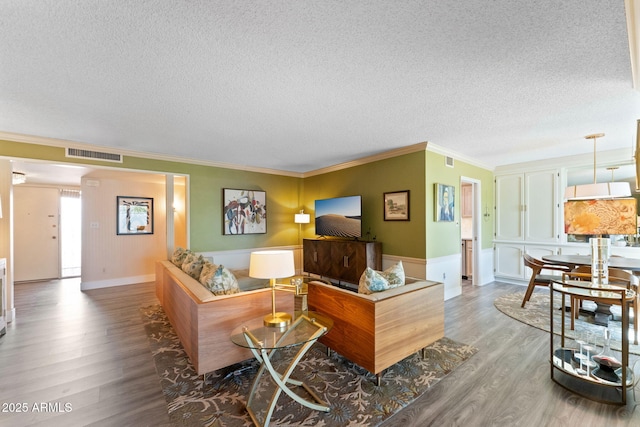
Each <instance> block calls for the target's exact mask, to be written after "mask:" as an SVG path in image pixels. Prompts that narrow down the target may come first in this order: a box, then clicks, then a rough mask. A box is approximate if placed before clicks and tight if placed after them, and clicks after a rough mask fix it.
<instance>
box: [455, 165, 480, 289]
mask: <svg viewBox="0 0 640 427" xmlns="http://www.w3.org/2000/svg"><path fill="white" fill-rule="evenodd" d="M479 215H480V181H478V180H476V179H473V178H465V177H462V178H461V179H460V240H461V242H460V255H461V256H460V258H461V266H460V267H461V286H462V290H463V291H464V289H465V287H468V286H473V285H474V284H476V283H477V277H478V263H477V259H478V253H479V252H480V249H481V248H480V246H479V243H478V236H479V235H480V234H481V231H480V223H479V221H478V217H479Z"/></svg>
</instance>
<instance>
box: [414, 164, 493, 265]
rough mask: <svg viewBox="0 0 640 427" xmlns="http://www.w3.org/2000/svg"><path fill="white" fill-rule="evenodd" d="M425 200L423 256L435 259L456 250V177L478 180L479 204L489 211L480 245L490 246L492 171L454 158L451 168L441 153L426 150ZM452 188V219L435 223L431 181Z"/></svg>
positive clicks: (455, 252) (458, 201) (457, 212)
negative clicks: (425, 241) (424, 247)
mask: <svg viewBox="0 0 640 427" xmlns="http://www.w3.org/2000/svg"><path fill="white" fill-rule="evenodd" d="M426 157H427V158H426V193H427V194H426V200H427V217H426V219H427V222H426V228H427V258H437V257H441V256H446V255H453V254H457V253H460V248H461V246H460V179H461V177H466V178H473V179H475V180H478V181H480V186H481V191H482V195H481V206H482V210H483V212H484V210H485V208H487V209H488V210H489V213H490V217H489V218H488V219H486V220H485V218H484V217H483V219H482V235H481V239H480V240H481V247H482V248H483V249H485V248H490V247H491V245H492V243H493V212H494V210H493V172H491V171H490V170H487V169H482V168H480V167H477V166H473V165H470V164H468V163H465V162H462V161H460V160H455V162H454V167H453V168H451V167H448V166H446V165H445V156H443V155H441V154H438V153H434V152H430V151H427V156H426ZM436 183H440V184H446V185H453V186H454V187H455V203H454V204H455V221H453V222H436V220H435V218H436V217H435V205H436V200H435V191H436V190H435V184H436Z"/></svg>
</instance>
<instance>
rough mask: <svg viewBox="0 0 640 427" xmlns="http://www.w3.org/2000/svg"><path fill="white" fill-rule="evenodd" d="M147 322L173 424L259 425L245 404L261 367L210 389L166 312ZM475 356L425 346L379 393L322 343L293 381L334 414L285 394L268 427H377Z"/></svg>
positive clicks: (249, 365) (442, 343)
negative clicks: (317, 409)
mask: <svg viewBox="0 0 640 427" xmlns="http://www.w3.org/2000/svg"><path fill="white" fill-rule="evenodd" d="M141 315H142V318H143V322H144V324H145V330H146V332H147V335H148V337H149V342H150V348H151V352H152V354H153V358H154V361H155V364H156V370H157V372H158V375H159V376H160V382H161V385H162V389H163V393H164V395H165V398H166V399H167V405H168V411H169V417H170V419H171V421H172V423H173V424H175V425H177V426H247V427H249V426H253V422H252V421H251V418H250V416H249V414H248V413H247V411H246V409H245V405H246V399H247V397H248V394H249V391H250V387H251V385H252V383H253V379H254V378H255V376H256V373H257V371H258V368H259V364H258V362H257V361H255V360H247V361H244V362H242V363H239V364H235V365H231V366H229V367H227V368H223V369H220V370H217V371H214V372H211V373H209V374H207V376H206V382H205V381H204V380H203V376H202V375H197V374H196V372H195V370H194V368H193V366H192V365H191V363H190V362H189V358H188V357H187V355H186V353H185V352H184V350H183V348H182V345H181V344H180V340H179V339H178V337H177V336H176V334H175V332H174V330H173V328H172V327H171V324H170V323H169V321H168V319H167V317H166V315H165V314H164V311H163V310H162V307H161V306H159V305H154V306H150V307H143V308H141ZM295 351H297V350H295V349H294V352H295ZM476 352H477V349H476V348H474V347H471V346H468V345H464V344H461V343H458V342H455V341H453V340H450V339H448V338H446V337H445V338H442V339H440V340H438V341H436V342H435V343H433V344H432V345H430V346H429V347H427V349H426V351H425V357H424V358H423V357H422V355H421V354H420V352H418V353H416V354H414V355H411V356H409V357H407V358H406V359H404V360H402V361H401V362H398V363H396V364H395V365H393V366H392V367H390V368H389V369H387V371H386V372H385V373H384V376H383V377H382V384H381V386H380V387H378V386H376V377H375V375H372V374H371V373H369V372H367V371H366V370H364V369H362V368H360V367H359V366H358V365H355V364H354V363H351V362H350V361H348V360H346V359H345V358H343V357H342V356H340V355H339V354H337V353H335V352H331V355H330V356H327V351H326V347H325V346H324V345H322V344H320V343H316V344H314V345H313V347H312V348H311V349H310V350H309V351H308V352H307V354H306V355H305V356H304V357H303V359H302V360H301V361H300V363H299V364H298V366H297V367H296V369H295V371H294V372H293V375H292V378H295V379H297V380H301V381H303V382H305V383H306V384H307V385H308V386H309V387H310V388H311V389H313V390H314V391H315V393H316V394H317V395H318V396H320V397H321V398H322V399H324V400H325V401H326V402H329V404H330V406H331V410H330V411H329V412H326V413H325V412H318V411H315V410H312V409H309V408H306V407H304V406H302V405H300V404H298V403H297V402H295V401H293V400H292V399H291V398H290V397H288V396H286V395H285V394H284V393H282V394H281V395H280V398H279V399H278V403H277V405H276V408H275V411H274V414H273V416H272V417H271V424H270V425H274V426H325V427H334V426H363V425H367V426H376V425H379V424H380V423H381V422H382V421H384V420H385V419H387V418H389V417H391V416H392V415H393V414H394V413H396V412H398V411H399V410H401V409H402V408H403V407H405V406H407V405H408V404H410V403H411V402H412V401H414V400H415V399H416V398H417V397H418V396H420V395H422V394H423V393H425V392H426V391H427V390H428V389H429V388H430V387H432V386H433V385H435V384H437V383H438V381H440V380H441V379H442V378H444V377H445V376H446V375H447V374H449V373H450V372H451V371H453V370H454V369H455V368H456V367H458V366H459V365H461V364H462V363H463V362H464V361H465V360H467V359H468V358H470V357H471V356H472V355H473V354H475V353H476ZM286 356H287V355H286V354H285V353H282V352H280V353H276V354H275V355H274V360H273V363H274V365H276V367H277V366H278V364H283V363H284V362H285V360H287V357H286ZM303 393H305V392H304V391H303Z"/></svg>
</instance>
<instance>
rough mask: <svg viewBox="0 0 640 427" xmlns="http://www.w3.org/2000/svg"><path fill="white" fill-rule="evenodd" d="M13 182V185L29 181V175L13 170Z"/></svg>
mask: <svg viewBox="0 0 640 427" xmlns="http://www.w3.org/2000/svg"><path fill="white" fill-rule="evenodd" d="M11 182H12V183H13V185H18V184H24V183H25V182H27V176H26V175H25V174H23V173H22V172H13V174H12V177H11Z"/></svg>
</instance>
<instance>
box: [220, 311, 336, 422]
mask: <svg viewBox="0 0 640 427" xmlns="http://www.w3.org/2000/svg"><path fill="white" fill-rule="evenodd" d="M263 320H264V319H263V317H260V318H257V319H252V320H250V321H248V322H245V323H243V324H242V325H240V326H239V327H237V328H236V329H235V330H234V331H233V332H232V335H231V341H233V343H234V344H236V345H239V346H241V347H246V348H248V349H250V350H251V352H252V353H253V355H254V356H255V358H256V359H257V360H258V362H260V368H259V369H258V373H257V375H256V378H255V380H254V382H253V385H252V386H251V392H250V393H249V398H248V399H247V411H248V412H249V415H250V416H251V419H252V420H253V422H254V424H256V425H257V426H261V427H266V426H268V425H269V421H270V419H271V415H273V411H274V409H275V406H276V403H277V401H278V397H280V393H281V392H283V391H284V392H285V393H286V394H287V395H288V396H289V397H291V398H292V399H293V400H295V401H296V402H298V403H300V404H301V405H304V406H306V407H308V408H311V409H315V410H317V411H323V412H329V410H330V407H329V404H328V403H326V402H324V401H323V400H322V399H321V398H320V397H319V396H318V395H317V394H316V393H315V392H314V391H313V390H311V389H310V388H309V387H308V386H307V385H306V384H304V383H303V382H302V381H298V380H295V379H292V378H291V374H292V373H293V371H294V369H295V368H296V366H297V365H298V362H300V360H301V359H302V357H303V356H304V355H305V353H306V352H307V351H308V350H309V349H310V348H311V346H312V345H313V344H314V343H315V342H316V341H317V340H318V338H320V337H322V336H323V335H325V334H326V333H327V332H329V330H330V329H331V327H332V326H333V320H331V319H330V318H328V317H326V316H323V315H321V314H318V313H315V312H313V311H309V312H303V313H298V314H297V316H296V317H295V319H294V320H293V321H292V322H291V324H290V325H288V326H285V327H283V328H277V327H269V326H264V323H263ZM296 346H300V348H299V349H298V352H297V353H296V354H295V355H294V356H293V357H292V358H291V360H290V361H288V363H289V364H288V366H287V367H286V368H285V370H284V372H282V373H280V372H278V371H277V370H276V368H275V367H274V365H273V364H272V360H273V357H274V356H275V354H276V352H277V351H278V350H283V349H286V348H289V347H296ZM265 373H268V374H269V375H270V377H271V379H272V381H273V383H274V384H275V387H273V386H272V387H271V388H272V389H273V392H272V394H271V399H270V400H268V401H267V402H266V403H267V404H266V405H265V400H264V399H257V398H256V391H257V390H258V389H260V393H265V387H269V385H268V384H269V382H270V381H267V380H268V377H266V378H265ZM265 384H266V385H265ZM290 386H296V387H302V388H304V390H306V392H307V393H308V394H309V395H310V396H311V398H312V399H313V401H311V400H308V399H306V398H304V397H302V396H300V395H299V394H297V393H296V392H295V391H293V390H292V389H291V387H290ZM266 394H268V392H267V393H266Z"/></svg>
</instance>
